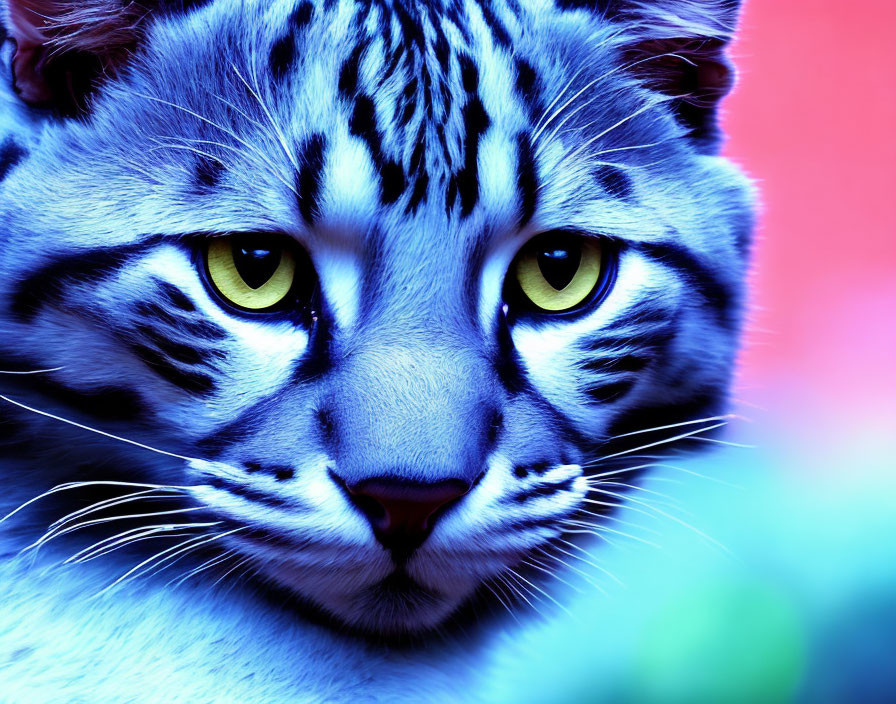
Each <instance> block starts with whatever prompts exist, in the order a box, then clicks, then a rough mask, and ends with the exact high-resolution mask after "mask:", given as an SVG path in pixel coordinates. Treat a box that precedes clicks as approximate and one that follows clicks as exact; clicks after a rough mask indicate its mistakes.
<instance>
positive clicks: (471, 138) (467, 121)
mask: <svg viewBox="0 0 896 704" xmlns="http://www.w3.org/2000/svg"><path fill="white" fill-rule="evenodd" d="M460 69H461V80H462V81H463V86H464V90H465V91H466V92H467V102H466V104H465V105H464V107H463V109H462V116H463V124H464V145H463V159H464V165H463V166H462V167H461V169H460V170H459V171H458V172H457V173H456V174H454V175H453V176H452V177H451V178H450V179H449V180H448V187H447V190H446V194H445V207H446V209H447V210H448V211H451V210H452V208H453V207H454V202H455V199H456V198H457V196H460V212H461V217H467V216H468V215H469V214H470V213H472V212H473V208H475V207H476V203H478V202H479V144H480V141H481V139H482V136H483V135H484V134H485V133H486V131H487V130H488V128H489V127H490V126H491V119H490V118H489V116H488V113H487V112H486V111H485V106H484V105H483V104H482V99H481V98H480V97H479V92H478V91H479V67H478V66H477V65H476V63H475V62H474V61H473V59H472V58H470V57H469V56H467V55H465V54H462V55H461V56H460Z"/></svg>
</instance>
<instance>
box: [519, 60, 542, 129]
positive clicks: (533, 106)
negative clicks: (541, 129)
mask: <svg viewBox="0 0 896 704" xmlns="http://www.w3.org/2000/svg"><path fill="white" fill-rule="evenodd" d="M513 65H514V69H515V70H516V82H515V88H516V92H517V95H519V96H520V99H521V100H522V101H523V102H524V103H525V104H526V107H527V108H528V110H529V118H530V119H531V120H532V121H533V122H535V121H537V120H538V117H539V113H540V112H541V101H540V100H539V95H538V74H537V73H536V72H535V69H534V68H533V67H532V64H530V63H529V62H528V61H526V60H525V59H522V58H516V59H514V62H513Z"/></svg>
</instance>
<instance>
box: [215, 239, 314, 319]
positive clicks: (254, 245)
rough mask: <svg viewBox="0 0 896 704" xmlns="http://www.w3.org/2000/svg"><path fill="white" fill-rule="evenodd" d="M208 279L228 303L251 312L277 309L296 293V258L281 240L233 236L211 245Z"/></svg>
mask: <svg viewBox="0 0 896 704" xmlns="http://www.w3.org/2000/svg"><path fill="white" fill-rule="evenodd" d="M206 267H207V269H208V277H209V279H211V282H212V284H213V285H214V287H215V289H216V290H217V292H218V294H220V296H221V297H222V298H224V299H225V300H226V301H227V302H228V303H230V304H232V305H234V306H236V307H238V308H242V309H244V310H248V311H265V310H270V309H273V308H276V307H277V305H278V304H280V303H282V302H283V301H284V299H285V298H286V297H287V296H288V295H289V293H290V292H291V291H292V290H293V288H294V284H295V279H296V258H295V256H294V254H293V250H292V249H291V248H290V247H289V246H288V245H287V244H286V243H285V242H282V241H279V238H273V237H265V236H264V235H261V236H259V235H252V234H245V235H231V236H229V237H218V238H215V239H213V240H211V241H210V242H209V243H208V249H207V250H206Z"/></svg>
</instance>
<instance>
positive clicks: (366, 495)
mask: <svg viewBox="0 0 896 704" xmlns="http://www.w3.org/2000/svg"><path fill="white" fill-rule="evenodd" d="M471 488H472V485H471V484H470V483H469V482H467V481H464V480H461V479H447V480H444V481H440V482H437V483H434V484H421V483H412V482H408V481H405V480H400V479H383V478H377V479H367V480H365V481H362V482H359V483H357V484H354V485H346V490H347V492H348V495H349V498H350V499H351V500H352V502H353V503H354V504H355V506H357V507H358V508H359V509H360V510H361V512H362V513H363V514H364V515H365V517H366V518H367V520H368V521H369V522H370V525H371V526H372V527H373V533H374V535H375V536H376V538H377V540H379V542H380V543H381V544H382V545H383V547H385V548H386V549H388V550H390V551H391V552H392V554H393V557H395V558H396V559H403V558H407V557H408V556H409V555H410V554H411V553H412V552H413V551H414V550H416V549H417V548H418V547H420V545H422V544H423V541H424V540H426V538H427V536H428V535H429V534H430V532H431V531H432V528H433V525H434V524H435V522H436V521H437V520H438V518H439V516H440V515H441V514H442V513H444V511H445V509H447V508H448V507H449V506H451V505H452V504H454V503H456V502H457V501H458V500H459V499H460V498H461V497H463V496H464V495H465V494H466V493H467V492H469V491H470V489H471Z"/></svg>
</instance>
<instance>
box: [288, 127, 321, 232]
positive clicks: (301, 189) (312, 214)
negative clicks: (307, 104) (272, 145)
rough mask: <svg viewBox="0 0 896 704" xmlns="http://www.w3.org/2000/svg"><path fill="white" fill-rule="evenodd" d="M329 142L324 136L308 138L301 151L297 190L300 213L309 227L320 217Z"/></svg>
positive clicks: (316, 135) (315, 135)
mask: <svg viewBox="0 0 896 704" xmlns="http://www.w3.org/2000/svg"><path fill="white" fill-rule="evenodd" d="M326 149H327V141H326V139H325V138H324V136H323V135H322V134H314V135H312V136H311V137H309V138H308V140H307V141H306V142H305V144H304V145H302V147H301V149H300V159H301V162H302V166H301V168H300V169H299V173H298V174H297V175H296V190H297V191H298V194H299V196H298V198H299V212H300V213H301V214H302V217H303V218H304V219H305V222H306V223H308V224H309V225H313V224H314V221H315V219H316V218H317V216H318V215H319V212H320V207H319V204H318V199H319V198H320V186H321V178H322V175H323V169H324V161H325V157H326Z"/></svg>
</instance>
